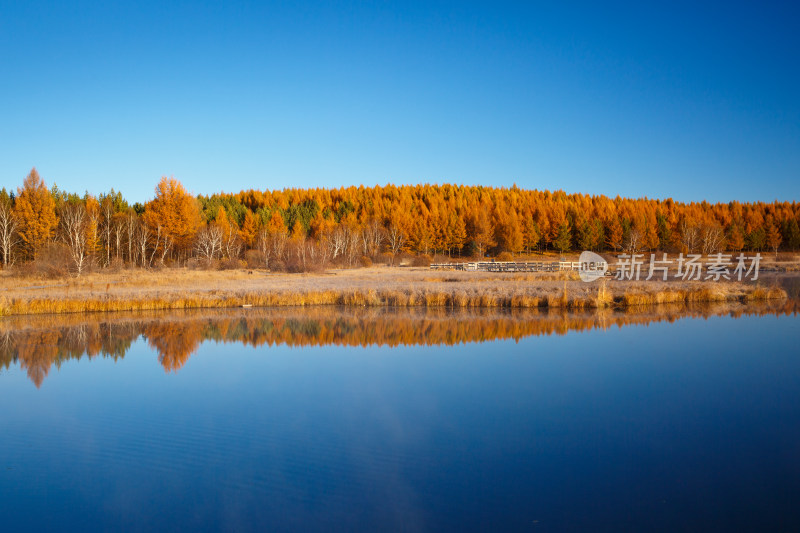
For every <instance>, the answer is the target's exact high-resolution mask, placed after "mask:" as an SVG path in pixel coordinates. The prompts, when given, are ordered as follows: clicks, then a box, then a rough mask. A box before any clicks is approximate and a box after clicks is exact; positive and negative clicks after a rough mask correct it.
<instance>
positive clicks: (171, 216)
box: [143, 177, 201, 255]
mask: <svg viewBox="0 0 800 533" xmlns="http://www.w3.org/2000/svg"><path fill="white" fill-rule="evenodd" d="M143 218H144V222H145V224H147V225H148V226H150V227H151V228H153V229H156V228H159V227H160V228H161V232H162V235H163V236H164V238H166V239H168V240H169V242H171V243H172V245H173V246H174V249H175V251H176V252H177V253H178V254H179V255H183V254H184V253H185V252H187V251H190V250H191V247H192V244H193V242H194V237H195V234H196V233H197V230H198V229H199V227H200V222H201V220H200V206H199V205H198V203H197V199H195V198H194V197H193V196H191V195H190V194H189V193H187V192H186V189H184V188H183V185H181V182H179V181H178V180H176V179H175V178H167V177H162V178H161V181H159V182H158V185H157V186H156V197H155V198H153V199H152V200H150V201H149V202H147V204H145V211H144V215H143ZM160 246H163V241H162V244H161V245H160Z"/></svg>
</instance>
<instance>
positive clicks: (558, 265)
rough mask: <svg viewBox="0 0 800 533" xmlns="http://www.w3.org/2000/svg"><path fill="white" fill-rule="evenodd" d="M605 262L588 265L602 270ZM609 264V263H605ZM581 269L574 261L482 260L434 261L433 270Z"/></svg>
mask: <svg viewBox="0 0 800 533" xmlns="http://www.w3.org/2000/svg"><path fill="white" fill-rule="evenodd" d="M604 265H605V263H602V264H595V263H591V264H589V265H587V268H586V269H587V270H595V269H598V270H601V269H602V268H603V266H604ZM605 266H607V265H605ZM580 269H581V264H580V263H578V262H573V261H550V262H544V261H528V262H521V261H480V262H475V263H432V264H431V270H469V271H477V272H561V271H564V270H575V271H578V270H580Z"/></svg>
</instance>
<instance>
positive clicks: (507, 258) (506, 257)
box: [497, 252, 514, 261]
mask: <svg viewBox="0 0 800 533" xmlns="http://www.w3.org/2000/svg"><path fill="white" fill-rule="evenodd" d="M497 260H498V261H513V260H514V256H513V255H511V254H510V253H508V252H500V255H498V256H497Z"/></svg>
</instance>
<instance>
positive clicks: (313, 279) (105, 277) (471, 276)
mask: <svg viewBox="0 0 800 533" xmlns="http://www.w3.org/2000/svg"><path fill="white" fill-rule="evenodd" d="M565 274H570V275H565ZM573 278H574V273H559V272H556V273H541V274H532V273H519V274H496V275H491V274H487V273H485V272H484V273H475V272H460V271H455V272H432V271H431V270H429V269H427V268H389V267H372V268H364V269H356V270H336V271H331V272H328V273H321V274H270V273H266V272H264V271H257V270H255V271H246V270H227V271H213V272H209V271H193V270H182V269H164V270H159V271H149V272H148V271H141V270H132V271H121V272H118V273H93V274H90V275H87V276H85V277H82V278H80V279H75V278H62V279H56V280H27V279H20V278H14V277H10V276H8V275H7V274H6V273H3V275H1V276H0V289H1V290H2V292H1V293H0V294H2V296H0V314H3V315H17V314H40V313H76V312H87V311H89V312H93V311H129V310H134V311H146V310H155V309H192V308H221V307H240V306H242V305H247V306H253V307H285V306H309V305H347V306H362V307H375V306H395V307H413V306H424V307H452V308H476V307H512V308H535V307H553V308H562V309H563V308H569V309H584V308H605V307H629V306H641V305H653V304H664V303H683V302H719V301H741V302H750V301H756V300H764V299H777V298H786V292H785V291H783V290H782V289H779V288H769V287H762V286H759V285H755V286H754V285H752V284H743V283H687V282H655V281H653V282H616V281H606V280H600V281H599V282H594V283H583V282H581V281H575V280H574V279H573Z"/></svg>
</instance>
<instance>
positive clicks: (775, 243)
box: [766, 217, 782, 258]
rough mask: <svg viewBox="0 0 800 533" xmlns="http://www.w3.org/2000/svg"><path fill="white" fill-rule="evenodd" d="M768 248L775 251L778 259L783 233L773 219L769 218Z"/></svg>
mask: <svg viewBox="0 0 800 533" xmlns="http://www.w3.org/2000/svg"><path fill="white" fill-rule="evenodd" d="M766 233H767V246H769V247H770V248H771V249H773V250H775V257H776V258H777V257H778V247H780V245H781V240H782V238H781V232H780V231H779V230H778V226H777V224H775V220H774V219H773V218H772V217H768V218H767V228H766Z"/></svg>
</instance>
